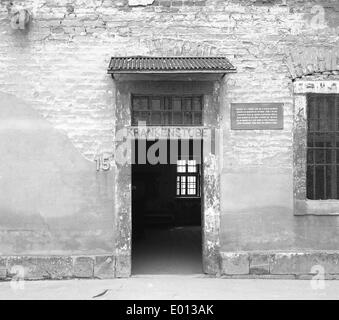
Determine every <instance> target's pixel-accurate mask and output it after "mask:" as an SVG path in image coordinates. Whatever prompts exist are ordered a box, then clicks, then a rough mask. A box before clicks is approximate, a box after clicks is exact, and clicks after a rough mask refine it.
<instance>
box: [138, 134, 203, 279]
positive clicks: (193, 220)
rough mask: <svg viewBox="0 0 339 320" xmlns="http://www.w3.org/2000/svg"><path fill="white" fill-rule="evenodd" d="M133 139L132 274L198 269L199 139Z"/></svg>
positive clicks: (199, 215)
mask: <svg viewBox="0 0 339 320" xmlns="http://www.w3.org/2000/svg"><path fill="white" fill-rule="evenodd" d="M133 144H134V146H132V150H133V152H132V159H134V164H132V274H194V273H202V230H201V190H202V188H201V168H202V166H201V154H202V150H201V149H202V141H201V140H179V141H178V140H177V145H175V144H174V145H173V144H172V142H171V140H157V141H149V140H139V141H138V140H136V141H134V142H133ZM156 144H158V146H159V144H161V147H160V148H159V149H158V150H157V151H156V152H155V156H156V157H158V159H160V163H155V162H156V161H153V160H152V156H151V157H150V154H152V148H153V150H155V149H156V148H155V145H156ZM184 146H186V147H184ZM165 149H166V151H165ZM142 150H145V152H143V151H142ZM160 153H162V155H160ZM145 154H146V157H145Z"/></svg>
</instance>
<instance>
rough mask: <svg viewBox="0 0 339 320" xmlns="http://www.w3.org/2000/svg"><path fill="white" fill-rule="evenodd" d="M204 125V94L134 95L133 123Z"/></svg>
mask: <svg viewBox="0 0 339 320" xmlns="http://www.w3.org/2000/svg"><path fill="white" fill-rule="evenodd" d="M139 121H144V122H146V125H154V126H157V125H158V126H160V125H163V126H171V125H180V126H185V125H186V126H188V125H189V126H192V125H202V96H180V97H179V96H137V95H133V96H132V125H138V122H139Z"/></svg>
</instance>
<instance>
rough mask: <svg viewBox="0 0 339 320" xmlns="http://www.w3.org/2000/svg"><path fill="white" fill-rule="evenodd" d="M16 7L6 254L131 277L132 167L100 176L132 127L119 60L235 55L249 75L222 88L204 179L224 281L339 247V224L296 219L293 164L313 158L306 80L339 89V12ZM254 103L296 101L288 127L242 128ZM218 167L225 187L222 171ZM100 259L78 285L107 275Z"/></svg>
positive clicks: (5, 147)
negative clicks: (235, 121) (307, 152)
mask: <svg viewBox="0 0 339 320" xmlns="http://www.w3.org/2000/svg"><path fill="white" fill-rule="evenodd" d="M13 3H14V5H13V6H11V5H10V1H2V2H1V4H0V92H1V95H0V107H1V108H0V116H1V118H0V119H1V124H0V131H1V139H0V150H1V151H3V154H1V158H2V161H1V162H0V190H1V193H0V200H1V201H0V203H1V204H0V240H1V241H0V254H2V255H4V256H5V255H6V256H7V255H19V256H24V255H29V254H33V255H38V256H43V255H52V254H56V255H61V256H63V257H65V259H66V257H75V256H77V255H81V256H84V257H88V256H89V257H92V258H91V259H94V258H95V257H94V258H93V255H98V257H97V258H95V259H99V260H100V261H101V260H102V259H103V260H105V259H104V258H101V257H102V256H104V257H105V256H106V255H107V256H108V257H114V258H112V261H111V260H109V261H110V262H109V263H108V265H109V267H108V268H109V270H110V271H109V272H108V274H112V272H113V274H114V272H115V271H112V270H113V269H114V270H116V273H115V275H116V276H125V275H128V274H129V272H130V230H131V229H130V228H131V227H130V223H131V221H130V197H129V196H128V194H130V184H129V177H130V168H129V167H128V166H121V167H120V166H119V165H114V161H112V166H111V168H110V169H109V170H108V171H96V162H95V159H96V158H97V157H100V156H102V155H104V154H106V155H108V156H109V157H110V158H111V159H113V157H114V150H115V148H117V147H118V146H119V142H118V141H115V130H116V129H117V128H120V127H122V126H124V125H128V124H129V121H130V118H129V117H130V114H129V110H128V108H125V106H127V105H128V101H127V100H126V99H127V96H126V95H125V94H121V92H123V88H122V87H121V88H120V89H118V90H116V88H115V82H114V81H113V80H112V79H111V77H110V76H109V75H108V74H106V69H107V66H108V63H109V58H110V57H111V56H113V55H119V56H122V55H166V56H172V55H190V56H203V55H207V56H211V55H223V56H226V57H228V58H229V59H230V61H231V62H232V64H233V65H235V66H236V67H237V73H235V74H230V75H227V76H226V77H225V78H224V79H223V80H222V85H221V86H220V88H219V87H218V85H216V86H215V87H214V88H213V89H212V90H217V91H218V92H220V94H219V97H218V99H219V103H217V104H216V103H214V102H213V103H212V104H211V105H210V106H213V105H219V106H220V110H219V113H218V112H217V110H215V109H213V108H208V109H206V110H205V112H206V116H208V117H207V118H206V119H209V120H208V121H209V122H206V123H205V125H209V124H211V123H213V126H215V127H220V133H221V139H220V146H222V148H220V150H219V151H218V152H220V153H219V156H217V157H215V156H214V155H213V154H211V155H210V158H209V159H207V161H206V170H205V172H204V175H205V176H204V177H205V192H206V195H208V196H207V198H206V199H205V200H206V201H205V202H204V208H205V213H206V215H207V216H209V217H210V218H211V219H210V220H208V221H214V222H213V223H212V224H211V225H208V226H205V227H206V235H208V237H209V240H210V241H212V242H211V243H212V246H211V248H213V250H211V251H209V252H218V251H220V252H222V253H223V254H222V255H221V256H219V257H216V255H212V256H213V259H214V261H217V260H218V259H219V260H220V258H221V260H222V261H219V262H218V263H219V267H221V270H224V271H225V270H226V269H225V266H224V265H223V263H224V262H223V261H224V260H225V259H226V260H225V261H227V257H228V256H229V257H233V255H234V254H237V252H245V256H246V257H247V255H248V254H250V252H256V251H257V250H259V251H262V250H264V251H265V250H266V251H269V252H278V251H283V252H290V251H295V252H301V251H304V250H322V251H327V250H336V249H337V248H338V247H339V237H338V218H337V216H330V217H329V216H317V217H314V216H308V215H307V216H296V215H294V213H295V212H296V211H298V210H299V209H298V206H299V205H301V207H302V206H303V205H304V204H303V200H302V197H303V194H304V189H303V179H304V178H303V177H302V175H303V171H302V168H301V167H298V165H297V163H298V161H303V160H302V159H300V158H299V157H298V158H297V160H296V159H295V158H293V155H298V154H301V153H304V149H303V148H304V147H303V142H302V141H299V142H297V141H298V140H297V139H298V137H300V136H301V135H304V134H305V132H304V130H305V128H304V124H303V123H304V122H303V121H304V120H303V117H302V116H300V117H299V118H298V112H297V113H296V110H298V109H297V108H298V105H299V104H300V99H303V98H300V96H298V95H297V94H298V92H295V88H294V86H293V81H294V80H296V79H303V80H307V81H313V80H319V81H323V80H324V78H326V79H328V80H333V81H338V80H339V79H338V77H339V75H338V71H339V70H338V69H339V68H338V45H339V38H338V20H339V17H338V16H339V15H338V9H339V3H338V1H336V0H319V1H311V0H300V1H292V0H287V1H279V0H276V1H274V0H272V1H261V0H255V1H253V0H248V1H247V0H245V1H240V0H228V1H221V0H192V1H180V0H179V1H174V0H173V1H169V0H155V1H127V0H117V1H113V0H103V1H84V0H70V1H63V0H50V1H47V0H41V1H33V0H29V1H17V0H15V1H13ZM19 5H23V6H24V7H25V8H27V9H28V10H29V11H30V12H31V20H30V22H29V23H28V26H27V27H26V28H25V29H20V28H13V24H11V19H12V17H13V14H14V12H15V10H16V9H15V8H16V7H18V6H19ZM315 6H317V7H315ZM322 8H323V11H322ZM328 52H331V54H330V55H329V54H328ZM328 57H332V58H331V59H332V60H331V59H330V58H328ZM333 57H334V58H333ZM305 61H306V62H307V63H305ZM314 61H316V62H314ZM312 77H313V78H312ZM185 86H186V87H185ZM183 87H184V88H186V89H187V90H188V89H189V90H191V89H192V90H199V85H197V83H194V82H188V83H187V84H185V85H184V86H183ZM140 88H141V90H147V88H149V83H148V82H145V83H144V84H142V85H141V87H140ZM155 88H157V87H156V86H155ZM119 90H120V93H119ZM121 90H122V91H121ZM124 96H125V98H124ZM123 99H125V100H123ZM246 102H248V103H254V102H265V103H267V102H277V103H283V104H284V127H283V129H282V130H274V131H273V130H272V131H270V130H262V131H260V130H241V131H240V130H231V128H230V105H231V103H246ZM303 112H304V111H303ZM213 117H214V118H213ZM13 118H14V119H13ZM8 123H10V125H8ZM33 128H34V130H33ZM218 161H219V162H218ZM215 166H217V167H218V168H219V170H220V175H219V176H217V175H215V171H213V172H211V171H209V168H215ZM115 172H116V174H115ZM298 172H299V173H298ZM296 177H297V179H296ZM219 190H220V192H219ZM218 194H219V196H218ZM219 198H220V203H219V201H218V199H219ZM298 200H302V202H298ZM219 209H220V215H219V214H217V212H219ZM296 209H297V210H296ZM212 218H213V219H214V220H213V219H212ZM218 234H219V235H218ZM205 240H206V242H205V243H207V239H205ZM214 249H215V250H214ZM261 258H262V257H259V258H255V259H258V261H259V262H258V264H260V263H261V262H260V261H261ZM72 259H73V258H72ZM91 259H90V260H88V259H84V260H80V262H79V263H80V265H79V267H77V268H76V269H74V270H77V271H76V272H75V271H74V272H75V274H80V275H81V274H89V270H92V269H93V268H94V269H93V270H95V268H96V267H95V265H96V264H95V262H93V261H94V260H93V261H92V260H91ZM234 259H236V260H237V259H238V260H239V259H240V260H239V261H243V260H244V261H247V260H246V259H247V258H244V257H236V258H234ZM262 259H264V260H265V259H266V260H267V259H268V258H267V257H264V258H262ZM5 260H6V261H7V262H6V263H8V258H6V259H5ZM238 260H237V261H238ZM266 260H265V261H266ZM67 261H68V260H67ZM72 261H73V260H72ZM105 261H106V260H105ZM209 261H212V260H209ZM312 261H313V260H312ZM232 263H233V262H231V266H232ZM112 264H113V265H114V266H113V267H112V268H113V269H110V266H112ZM216 264H217V262H215V263H214V264H212V265H211V266H210V267H208V268H207V269H208V270H209V271H208V270H207V271H208V272H211V273H214V272H215V271H216ZM83 265H85V267H81V266H83ZM92 266H94V267H93V268H92ZM67 268H68V267H67ZM67 268H66V270H68V269H67ZM72 268H73V267H72ZM232 268H233V266H232ZM248 268H249V267H248ZM217 269H218V268H217ZM72 270H73V269H72ZM242 270H243V272H245V271H244V269H242ZM246 270H247V269H246ZM248 270H250V269H248ZM66 273H67V272H66ZM71 273H72V274H73V271H72V272H71ZM224 273H227V272H226V271H225V272H224ZM67 274H68V273H67ZM91 274H92V273H91Z"/></svg>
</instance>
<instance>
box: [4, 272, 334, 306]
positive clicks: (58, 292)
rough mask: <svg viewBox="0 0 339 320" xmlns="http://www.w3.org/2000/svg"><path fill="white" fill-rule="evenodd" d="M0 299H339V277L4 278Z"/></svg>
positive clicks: (169, 276) (157, 276) (167, 276)
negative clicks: (16, 283)
mask: <svg viewBox="0 0 339 320" xmlns="http://www.w3.org/2000/svg"><path fill="white" fill-rule="evenodd" d="M103 293H104V294H103ZM100 294H103V295H101V296H99V297H96V298H93V297H94V296H97V295H100ZM0 299H1V300H3V299H100V300H102V299H114V300H119V299H137V300H138V299H170V300H176V299H194V300H195V299H215V300H223V299H225V300H226V299H339V281H325V288H324V289H318V290H314V289H312V287H311V282H310V281H308V280H257V279H253V280H233V279H232V280H230V279H216V278H209V277H205V276H203V275H193V276H192V275H191V276H188V275H187V276H171V275H162V276H160V275H154V276H146V275H145V276H138V277H132V278H128V279H114V280H65V281H58V280H56V281H25V282H24V288H23V289H20V288H17V289H15V288H12V286H11V283H10V282H1V283H0Z"/></svg>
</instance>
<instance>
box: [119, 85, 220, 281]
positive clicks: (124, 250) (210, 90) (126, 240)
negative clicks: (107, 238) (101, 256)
mask: <svg viewBox="0 0 339 320" xmlns="http://www.w3.org/2000/svg"><path fill="white" fill-rule="evenodd" d="M179 85H180V84H179ZM156 86H157V90H159V83H157V84H156ZM189 87H190V89H191V90H192V88H195V87H194V86H192V83H189ZM220 87H221V86H220V82H219V81H215V82H209V83H208V84H204V85H202V84H200V83H199V84H198V85H197V86H196V90H197V92H200V93H202V94H203V97H204V98H203V127H202V128H204V130H205V132H207V134H208V136H207V137H204V139H203V146H202V148H203V151H204V153H203V159H202V166H201V174H202V175H201V183H202V189H201V193H202V194H201V210H202V212H201V217H202V225H201V227H202V263H203V272H204V273H206V274H214V275H216V274H217V275H218V274H220V270H221V262H220V170H221V168H220V157H221V156H222V154H221V152H220V150H221V148H220V146H221V145H222V134H220V130H219V118H220V117H219V104H220V101H219V100H220V99H219V92H220ZM135 88H136V85H135V84H134V83H133V81H123V82H117V81H116V82H115V91H114V92H115V114H116V119H115V128H114V130H115V141H114V149H115V154H116V153H117V150H118V149H119V148H121V147H122V145H123V144H126V145H128V144H129V142H126V141H124V139H122V138H121V132H125V133H124V134H125V136H126V137H128V136H129V134H130V132H131V130H132V131H133V127H132V126H131V97H132V94H134V93H135V92H134V90H133V89H135ZM201 88H203V89H206V90H203V91H201ZM194 93H195V92H192V94H194ZM160 128H163V127H160ZM172 128H183V127H179V126H178V127H173V126H172ZM184 128H186V129H187V128H196V127H193V126H192V127H188V126H185V127H184ZM130 158H131V157H130V153H128V152H127V156H126V160H127V161H126V163H123V164H121V163H119V162H118V161H115V166H114V168H115V204H114V207H115V226H114V235H115V239H114V240H115V241H114V257H115V277H129V276H131V269H132V268H131V267H132V254H131V250H132V165H131V159H130ZM128 160H129V161H128Z"/></svg>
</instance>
